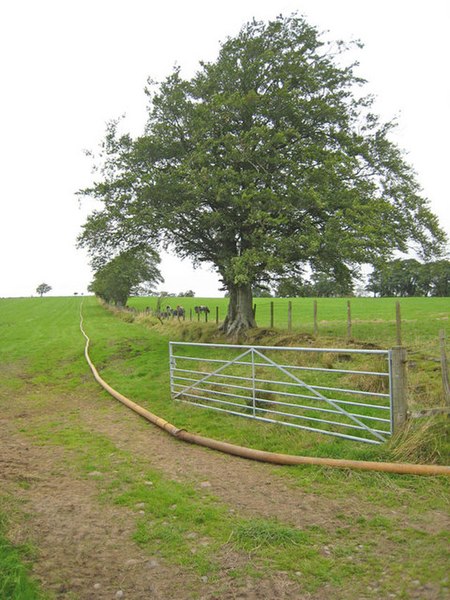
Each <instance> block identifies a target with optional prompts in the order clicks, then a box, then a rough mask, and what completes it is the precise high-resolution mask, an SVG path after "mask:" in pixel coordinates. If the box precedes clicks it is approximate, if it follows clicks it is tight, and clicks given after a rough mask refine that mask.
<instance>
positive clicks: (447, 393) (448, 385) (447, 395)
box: [439, 329, 450, 406]
mask: <svg viewBox="0 0 450 600" xmlns="http://www.w3.org/2000/svg"><path fill="white" fill-rule="evenodd" d="M439 344H440V347H441V371H442V388H443V391H444V402H445V404H446V405H447V406H450V382H449V380H448V363H447V354H446V352H445V331H444V330H443V329H441V330H440V331H439Z"/></svg>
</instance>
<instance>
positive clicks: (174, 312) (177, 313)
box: [172, 305, 185, 319]
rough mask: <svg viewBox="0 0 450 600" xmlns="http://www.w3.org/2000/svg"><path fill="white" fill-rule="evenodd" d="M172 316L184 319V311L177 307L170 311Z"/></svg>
mask: <svg viewBox="0 0 450 600" xmlns="http://www.w3.org/2000/svg"><path fill="white" fill-rule="evenodd" d="M172 316H174V317H178V318H180V317H182V318H183V319H184V316H185V310H184V308H183V307H182V306H179V305H178V306H177V307H176V308H175V309H174V310H172Z"/></svg>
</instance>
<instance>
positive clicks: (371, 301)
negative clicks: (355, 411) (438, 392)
mask: <svg viewBox="0 0 450 600" xmlns="http://www.w3.org/2000/svg"><path fill="white" fill-rule="evenodd" d="M348 300H349V299H347V298H318V299H317V320H318V327H319V337H325V338H326V337H328V336H335V337H338V338H341V339H345V338H346V336H347V302H348ZM314 301H315V299H313V298H291V299H288V298H272V299H271V298H255V299H254V304H255V306H256V321H257V323H258V326H259V327H269V325H270V304H271V303H272V302H273V305H274V327H276V328H279V329H287V325H288V303H289V302H291V303H292V326H293V329H294V330H295V331H302V332H305V333H309V334H311V335H312V334H313V332H314ZM156 302H157V298H131V299H130V300H129V305H130V306H132V307H135V308H136V309H137V310H140V311H143V310H145V309H146V308H147V307H150V308H152V309H154V308H155V307H156ZM397 302H399V303H400V309H401V317H402V341H403V343H404V344H405V345H407V346H409V347H411V348H412V349H415V350H421V351H424V350H426V349H428V347H430V348H433V347H434V345H435V344H436V342H437V339H438V335H439V330H440V329H446V330H447V332H448V333H449V317H450V299H449V298H351V299H350V305H351V318H352V337H353V338H354V339H355V340H359V341H365V342H372V343H376V344H379V345H380V347H383V348H388V347H391V346H393V345H395V343H396V303H397ZM166 303H167V304H169V305H171V306H173V307H175V306H176V305H178V304H180V305H181V306H183V307H184V308H185V310H186V318H187V320H189V319H190V312H191V311H192V320H193V322H195V321H196V320H197V316H196V315H195V313H194V312H193V308H194V306H197V305H200V304H205V305H207V306H208V307H209V308H210V311H211V312H210V315H209V320H210V321H212V322H215V320H216V308H217V309H218V316H219V321H223V319H224V318H225V315H226V311H227V306H228V299H227V298H167V302H166V300H164V299H163V305H165V304H166ZM201 319H202V320H203V317H201Z"/></svg>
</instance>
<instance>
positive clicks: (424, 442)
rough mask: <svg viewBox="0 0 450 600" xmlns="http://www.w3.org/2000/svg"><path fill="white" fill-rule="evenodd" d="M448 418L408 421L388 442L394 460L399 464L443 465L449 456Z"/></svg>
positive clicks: (437, 417)
mask: <svg viewBox="0 0 450 600" xmlns="http://www.w3.org/2000/svg"><path fill="white" fill-rule="evenodd" d="M448 421H449V420H448V416H445V415H436V416H435V417H431V418H430V417H428V418H424V419H410V420H409V421H407V423H406V425H405V426H404V427H403V429H402V430H401V431H400V432H399V433H398V434H397V435H395V436H394V437H393V438H392V440H391V442H390V444H389V445H390V451H391V453H392V457H393V459H394V460H398V461H400V462H419V463H420V462H423V463H444V464H446V463H447V462H448V458H449V456H450V428H449V422H448Z"/></svg>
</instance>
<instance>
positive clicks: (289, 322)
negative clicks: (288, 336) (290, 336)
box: [288, 300, 292, 331]
mask: <svg viewBox="0 0 450 600" xmlns="http://www.w3.org/2000/svg"><path fill="white" fill-rule="evenodd" d="M288 331H292V302H291V301H290V300H289V302H288Z"/></svg>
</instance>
